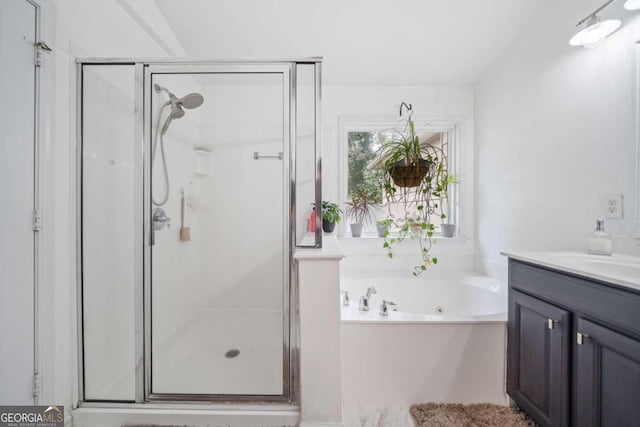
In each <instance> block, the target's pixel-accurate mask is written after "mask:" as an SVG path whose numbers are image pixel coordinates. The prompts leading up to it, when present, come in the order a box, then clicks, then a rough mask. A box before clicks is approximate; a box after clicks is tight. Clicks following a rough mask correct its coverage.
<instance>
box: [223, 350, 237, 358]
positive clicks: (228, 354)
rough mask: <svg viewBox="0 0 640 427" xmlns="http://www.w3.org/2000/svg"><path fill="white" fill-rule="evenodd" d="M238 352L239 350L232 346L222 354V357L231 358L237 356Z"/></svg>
mask: <svg viewBox="0 0 640 427" xmlns="http://www.w3.org/2000/svg"><path fill="white" fill-rule="evenodd" d="M239 354H240V350H238V349H237V348H232V349H231V350H229V351H227V352H226V353H225V354H224V357H226V358H227V359H233V358H234V357H237V356H238V355H239Z"/></svg>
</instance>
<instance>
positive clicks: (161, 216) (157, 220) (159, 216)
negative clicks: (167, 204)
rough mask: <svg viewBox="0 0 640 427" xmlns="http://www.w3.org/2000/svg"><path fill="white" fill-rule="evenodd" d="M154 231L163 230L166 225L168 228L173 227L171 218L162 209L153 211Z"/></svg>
mask: <svg viewBox="0 0 640 427" xmlns="http://www.w3.org/2000/svg"><path fill="white" fill-rule="evenodd" d="M152 218H153V229H154V230H162V229H163V228H164V226H165V225H166V226H167V228H170V227H171V218H169V217H168V216H167V214H166V213H165V212H164V209H162V208H155V209H154V210H153V215H152Z"/></svg>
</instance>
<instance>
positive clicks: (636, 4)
mask: <svg viewBox="0 0 640 427" xmlns="http://www.w3.org/2000/svg"><path fill="white" fill-rule="evenodd" d="M624 8H625V9H627V10H638V9H640V0H627V1H626V2H625V3H624Z"/></svg>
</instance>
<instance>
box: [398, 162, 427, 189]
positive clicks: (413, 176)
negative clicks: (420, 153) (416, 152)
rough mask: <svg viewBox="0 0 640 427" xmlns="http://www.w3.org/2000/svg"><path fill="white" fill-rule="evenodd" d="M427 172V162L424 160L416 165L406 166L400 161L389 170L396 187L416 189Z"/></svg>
mask: <svg viewBox="0 0 640 427" xmlns="http://www.w3.org/2000/svg"><path fill="white" fill-rule="evenodd" d="M427 172H429V162H428V161H427V160H425V159H419V160H418V164H416V165H407V164H406V162H405V160H404V159H402V160H400V161H398V162H396V163H395V164H394V165H393V166H392V167H391V168H389V173H390V175H391V178H392V179H393V182H394V183H395V184H396V185H397V186H398V187H418V186H419V185H420V183H421V182H422V180H423V178H424V177H425V176H426V175H427Z"/></svg>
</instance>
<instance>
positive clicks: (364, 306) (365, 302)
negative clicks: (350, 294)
mask: <svg viewBox="0 0 640 427" xmlns="http://www.w3.org/2000/svg"><path fill="white" fill-rule="evenodd" d="M377 293H378V291H376V288H374V287H373V286H369V287H368V288H367V295H363V296H361V297H360V306H359V307H358V308H359V309H360V311H369V301H370V300H371V295H373V294H377Z"/></svg>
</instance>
